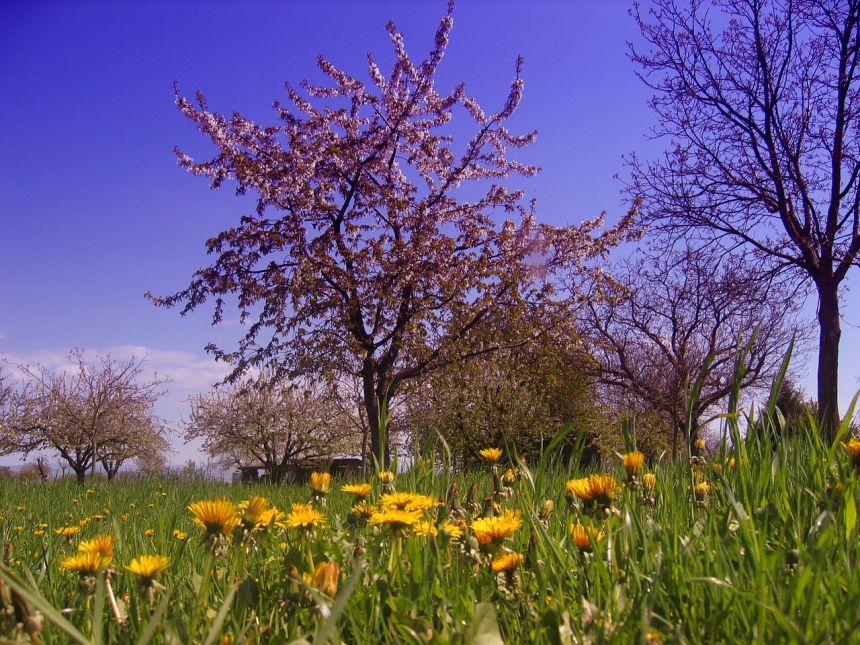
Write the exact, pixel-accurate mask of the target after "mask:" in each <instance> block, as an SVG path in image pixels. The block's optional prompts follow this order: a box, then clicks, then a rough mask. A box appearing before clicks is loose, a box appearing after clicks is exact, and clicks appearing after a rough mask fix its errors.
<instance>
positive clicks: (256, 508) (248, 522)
mask: <svg viewBox="0 0 860 645" xmlns="http://www.w3.org/2000/svg"><path fill="white" fill-rule="evenodd" d="M270 504H271V502H269V500H267V499H266V498H265V497H257V496H255V497H252V498H251V499H248V500H245V501H243V502H239V509H241V511H242V525H243V526H244V527H245V528H246V529H248V530H249V531H250V530H253V529H254V528H255V527H257V526H259V525H260V524H261V523H262V517H263V514H264V513H265V512H266V511H267V510H268V509H269V505H270Z"/></svg>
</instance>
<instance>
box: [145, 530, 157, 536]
mask: <svg viewBox="0 0 860 645" xmlns="http://www.w3.org/2000/svg"><path fill="white" fill-rule="evenodd" d="M143 534H144V535H145V536H146V537H155V529H146V530H145V531H144V532H143Z"/></svg>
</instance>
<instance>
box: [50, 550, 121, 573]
mask: <svg viewBox="0 0 860 645" xmlns="http://www.w3.org/2000/svg"><path fill="white" fill-rule="evenodd" d="M109 564H110V558H109V557H105V556H103V555H99V554H98V553H78V554H77V555H73V556H72V557H70V558H66V559H65V560H63V563H62V565H61V566H62V568H63V569H65V570H66V571H76V572H77V573H80V574H81V575H82V576H84V575H91V576H92V575H95V574H97V573H98V572H99V571H101V570H102V569H105V568H106V567H107V566H108V565H109Z"/></svg>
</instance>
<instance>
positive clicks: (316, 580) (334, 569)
mask: <svg viewBox="0 0 860 645" xmlns="http://www.w3.org/2000/svg"><path fill="white" fill-rule="evenodd" d="M339 577H340V566H339V565H338V563H337V562H321V563H319V564H318V565H317V566H316V568H315V569H314V573H313V575H312V576H311V585H312V586H313V587H314V588H315V589H318V590H319V591H321V592H323V593H324V594H325V595H326V596H328V597H330V598H334V597H335V596H336V595H337V583H338V578H339Z"/></svg>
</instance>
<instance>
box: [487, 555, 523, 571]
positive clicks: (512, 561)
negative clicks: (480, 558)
mask: <svg viewBox="0 0 860 645" xmlns="http://www.w3.org/2000/svg"><path fill="white" fill-rule="evenodd" d="M523 560H525V556H524V555H523V554H522V553H506V554H504V555H500V556H498V557H497V558H494V559H493V561H492V562H491V563H490V567H492V569H493V573H499V572H501V571H513V570H514V569H516V568H517V567H518V566H519V565H520V563H521V562H522V561H523Z"/></svg>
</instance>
